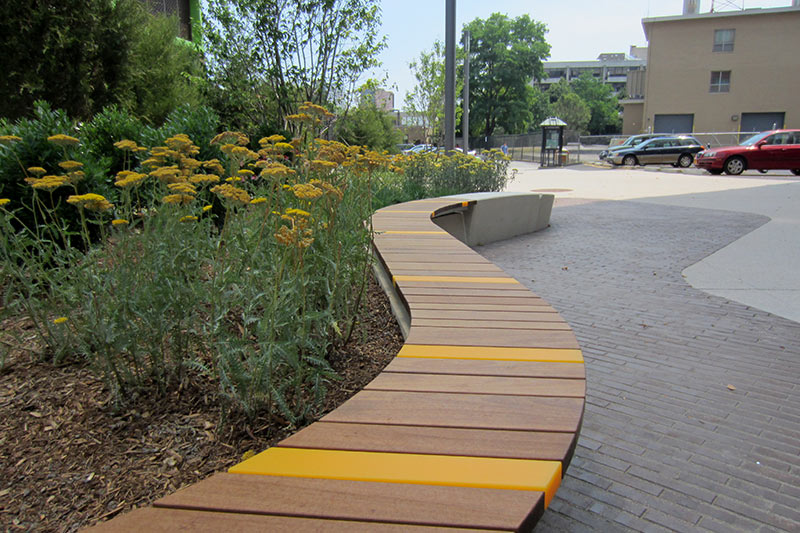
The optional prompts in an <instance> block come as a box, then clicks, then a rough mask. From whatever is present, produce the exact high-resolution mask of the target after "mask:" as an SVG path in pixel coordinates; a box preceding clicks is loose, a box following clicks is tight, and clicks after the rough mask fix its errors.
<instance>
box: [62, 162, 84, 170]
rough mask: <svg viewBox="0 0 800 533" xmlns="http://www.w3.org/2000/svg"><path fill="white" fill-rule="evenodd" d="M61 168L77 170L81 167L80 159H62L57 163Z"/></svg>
mask: <svg viewBox="0 0 800 533" xmlns="http://www.w3.org/2000/svg"><path fill="white" fill-rule="evenodd" d="M58 166H60V167H61V168H63V169H64V170H66V171H67V172H69V171H70V170H78V169H79V168H83V163H81V162H80V161H71V160H70V161H62V162H60V163H59V164H58Z"/></svg>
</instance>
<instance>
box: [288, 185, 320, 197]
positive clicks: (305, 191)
mask: <svg viewBox="0 0 800 533" xmlns="http://www.w3.org/2000/svg"><path fill="white" fill-rule="evenodd" d="M292 191H293V192H294V195H295V196H296V197H297V198H300V199H301V200H316V199H317V198H319V197H320V196H322V190H321V189H318V188H316V187H314V186H313V185H311V184H310V183H298V184H297V185H295V186H293V187H292Z"/></svg>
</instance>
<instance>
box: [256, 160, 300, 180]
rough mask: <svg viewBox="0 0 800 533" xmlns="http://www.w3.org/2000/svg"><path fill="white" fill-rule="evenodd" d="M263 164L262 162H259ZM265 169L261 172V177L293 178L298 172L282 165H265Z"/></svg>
mask: <svg viewBox="0 0 800 533" xmlns="http://www.w3.org/2000/svg"><path fill="white" fill-rule="evenodd" d="M259 163H261V161H259ZM259 166H263V167H264V168H263V169H262V170H261V176H262V177H265V176H269V177H273V178H286V177H288V176H293V175H295V174H297V171H295V170H294V169H291V168H289V167H287V166H286V165H282V164H280V163H266V162H265V163H264V164H263V165H259Z"/></svg>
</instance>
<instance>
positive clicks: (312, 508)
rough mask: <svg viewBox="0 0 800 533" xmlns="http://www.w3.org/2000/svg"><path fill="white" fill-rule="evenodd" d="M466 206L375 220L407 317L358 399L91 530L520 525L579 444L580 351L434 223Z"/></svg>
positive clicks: (534, 514)
mask: <svg viewBox="0 0 800 533" xmlns="http://www.w3.org/2000/svg"><path fill="white" fill-rule="evenodd" d="M470 202H472V203H473V204H474V202H475V200H464V201H459V200H457V199H453V198H442V199H434V200H420V201H416V202H409V203H406V204H402V205H396V206H391V207H387V208H385V209H382V210H380V211H378V212H377V213H376V214H375V216H374V220H373V223H374V227H375V229H376V232H377V233H376V236H375V238H374V247H375V251H376V254H377V257H378V260H379V263H380V268H381V269H382V270H383V273H384V279H385V280H390V281H388V283H390V284H391V285H392V287H391V291H390V292H392V293H393V294H392V297H393V298H394V304H395V305H400V306H401V307H402V308H403V310H404V312H405V315H406V317H407V319H408V323H407V324H405V327H404V334H405V335H406V342H405V345H404V346H403V348H402V349H401V350H400V352H399V353H398V355H397V357H396V358H395V359H394V360H393V361H392V362H391V363H390V364H389V365H388V366H387V367H386V369H385V370H384V371H383V372H382V373H381V374H380V375H379V376H378V377H377V378H376V379H375V380H374V381H372V382H371V383H370V384H369V385H367V386H366V387H365V388H364V390H362V391H360V392H358V393H357V394H355V395H354V396H353V397H352V398H350V399H349V400H348V401H347V402H345V403H344V404H343V405H341V406H340V407H339V408H337V409H336V410H334V411H332V412H331V413H329V414H327V415H326V416H324V417H323V418H322V419H321V420H320V421H318V422H316V423H314V424H312V425H310V426H308V427H306V428H304V429H302V430H301V431H299V432H297V433H296V434H294V435H292V436H290V437H288V438H287V439H285V440H283V441H282V442H280V443H278V444H277V445H276V446H274V447H272V448H270V449H268V450H266V451H264V452H262V453H260V454H258V455H256V456H254V457H252V458H250V459H248V460H246V461H244V462H242V463H240V464H238V465H236V466H234V467H233V468H231V469H230V470H229V472H228V473H220V474H216V475H214V476H212V477H211V478H209V479H206V480H204V481H202V482H200V483H197V484H195V485H192V486H190V487H186V488H184V489H181V490H179V491H177V492H176V493H174V494H172V495H170V496H167V497H165V498H162V499H160V500H158V501H157V502H155V504H154V505H153V507H151V508H146V509H138V510H135V511H132V512H130V513H128V514H126V515H123V516H120V517H118V518H116V519H114V520H111V521H109V522H106V523H103V524H100V525H99V526H96V527H95V529H97V530H99V531H139V530H142V529H145V530H153V531H162V530H163V531H174V530H189V529H191V530H193V531H211V530H214V531H222V530H225V531H228V530H229V531H234V530H235V531H306V530H307V531H428V530H430V531H440V530H441V531H445V530H446V531H448V532H452V531H460V530H464V531H471V530H482V531H487V530H488V531H529V530H531V529H532V528H533V526H534V525H535V524H536V522H537V521H538V519H539V518H540V517H541V515H542V513H543V512H544V510H545V508H546V507H547V505H549V503H550V502H551V501H552V498H553V497H554V495H555V493H556V490H557V488H558V486H559V483H560V480H561V477H562V476H563V475H564V473H565V471H566V468H567V466H568V465H569V462H570V459H571V458H572V455H573V453H574V450H575V444H576V441H577V437H578V432H579V430H580V426H581V422H582V418H583V409H584V399H585V392H586V382H585V372H584V365H583V358H582V355H581V351H580V348H579V346H578V343H577V341H576V339H575V337H574V335H573V334H572V331H571V330H570V328H569V326H568V325H567V324H566V323H565V322H564V321H563V320H562V319H561V317H560V316H559V315H558V313H557V312H556V311H555V310H554V309H553V308H552V307H550V306H549V305H548V304H547V303H546V302H545V301H543V300H542V299H541V298H539V297H538V296H536V295H535V294H533V293H531V292H530V291H529V290H528V289H526V288H525V287H524V286H522V285H521V284H520V283H519V282H517V281H516V280H514V279H513V278H511V277H509V276H508V275H507V274H505V273H504V272H503V271H502V270H500V269H499V268H498V267H496V266H495V265H493V264H492V263H491V262H489V261H487V260H486V259H484V258H483V257H481V256H480V255H478V254H477V253H475V252H474V251H472V250H471V249H470V248H469V247H468V246H466V245H465V244H463V243H462V242H460V241H458V240H457V239H455V238H454V237H452V236H451V235H450V234H449V233H447V232H445V231H443V230H442V229H441V228H440V227H439V226H437V225H436V224H435V223H434V221H433V219H432V212H433V214H434V215H435V214H436V213H437V212H439V213H452V212H454V210H456V211H457V210H458V209H469V207H470ZM399 314H402V312H401V313H399ZM401 322H402V320H401Z"/></svg>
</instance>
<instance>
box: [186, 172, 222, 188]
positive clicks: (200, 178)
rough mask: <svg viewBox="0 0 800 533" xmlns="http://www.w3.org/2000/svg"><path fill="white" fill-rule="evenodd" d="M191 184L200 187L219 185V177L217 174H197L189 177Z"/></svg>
mask: <svg viewBox="0 0 800 533" xmlns="http://www.w3.org/2000/svg"><path fill="white" fill-rule="evenodd" d="M189 183H196V184H198V185H208V184H211V183H219V176H217V175H215V174H195V175H193V176H189Z"/></svg>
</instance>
